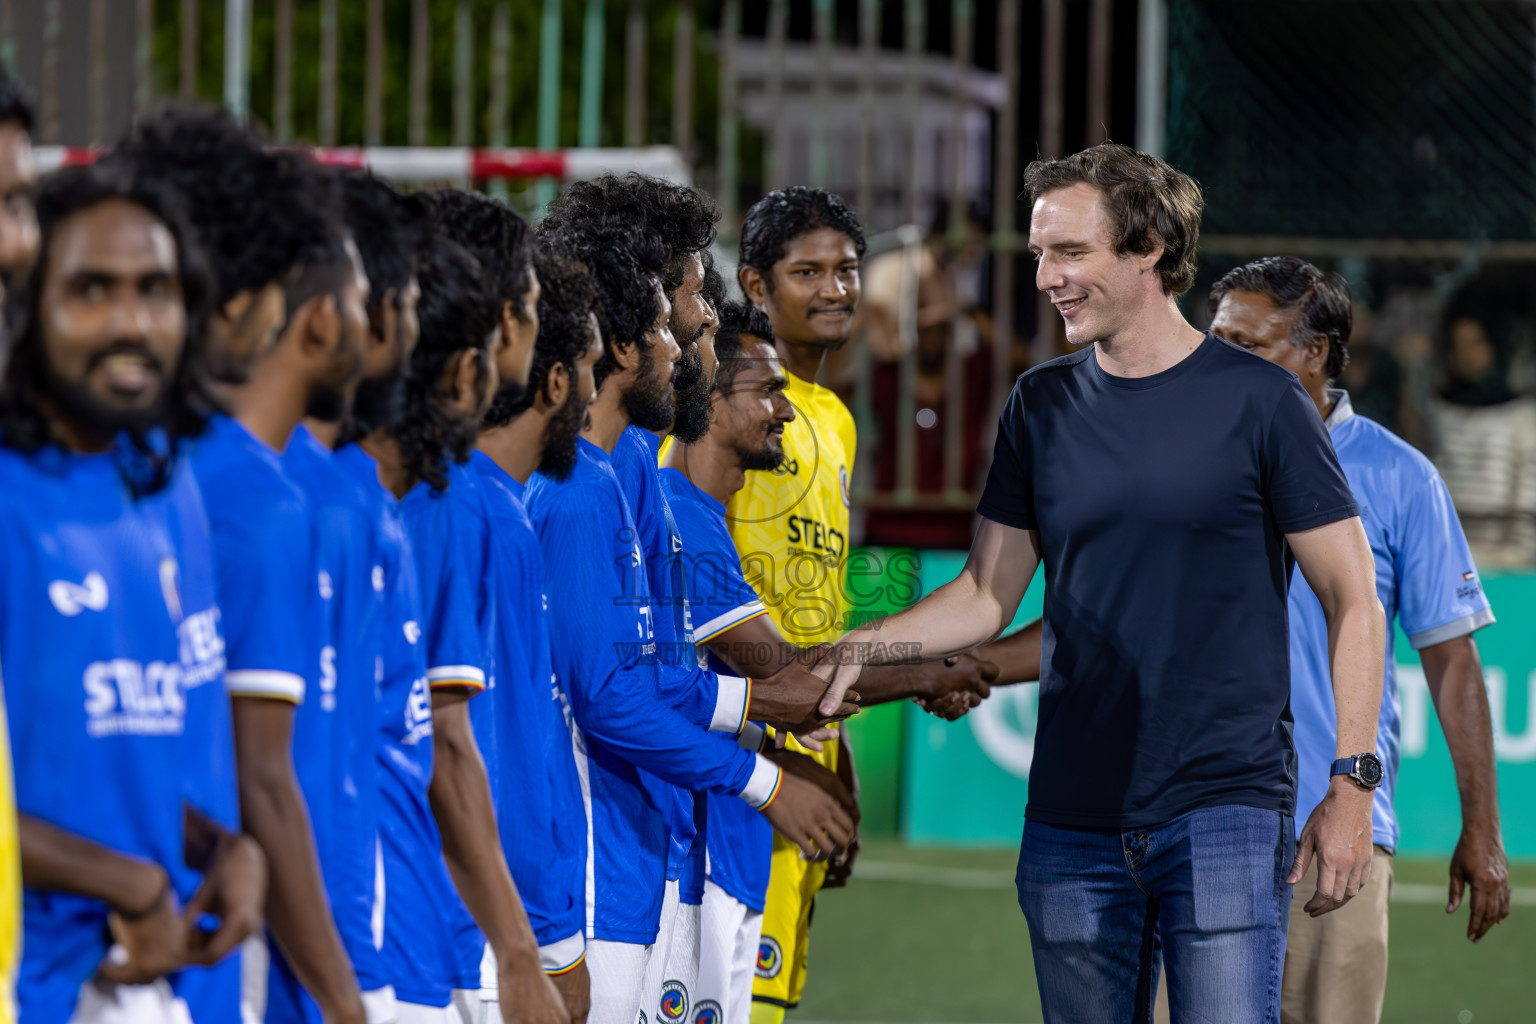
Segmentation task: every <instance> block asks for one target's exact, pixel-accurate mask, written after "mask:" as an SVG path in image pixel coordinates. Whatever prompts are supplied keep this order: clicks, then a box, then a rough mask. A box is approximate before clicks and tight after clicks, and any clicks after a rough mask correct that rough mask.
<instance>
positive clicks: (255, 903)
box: [181, 833, 267, 966]
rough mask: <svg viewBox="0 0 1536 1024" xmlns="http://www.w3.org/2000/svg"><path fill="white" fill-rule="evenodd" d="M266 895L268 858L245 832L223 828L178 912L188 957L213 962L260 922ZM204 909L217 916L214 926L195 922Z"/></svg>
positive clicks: (224, 954) (195, 960)
mask: <svg viewBox="0 0 1536 1024" xmlns="http://www.w3.org/2000/svg"><path fill="white" fill-rule="evenodd" d="M266 901H267V858H266V856H265V855H264V854H263V853H262V852H261V847H260V846H259V845H258V844H257V842H256V840H254V839H252V838H251V837H250V836H248V835H244V834H241V835H235V834H233V833H225V834H224V836H223V838H222V839H221V840H220V842H219V845H218V848H217V849H216V850H215V851H214V854H213V858H212V860H211V861H210V863H209V865H208V868H207V870H206V871H205V872H204V873H203V884H202V885H200V886H199V887H198V889H197V892H196V893H194V894H193V895H192V899H191V900H190V901H188V903H187V907H186V909H185V910H184V911H183V912H182V915H181V918H182V922H183V924H184V926H185V927H186V932H187V959H188V960H189V961H190V962H192V963H195V964H203V965H204V966H212V965H213V964H216V963H218V962H219V961H220V960H222V959H224V957H225V956H226V955H228V954H229V953H230V952H231V951H233V950H234V948H235V947H236V946H238V945H240V943H242V942H244V941H245V940H246V938H247V937H248V936H249V935H250V934H251V933H252V932H254V931H256V929H257V928H260V927H261V908H262V907H263V906H265V905H266ZM204 914H210V915H212V916H214V917H217V918H218V919H219V927H218V930H217V931H215V932H212V933H210V932H205V931H203V930H202V929H201V928H200V927H199V924H198V922H199V921H200V920H201V918H202V916H203V915H204Z"/></svg>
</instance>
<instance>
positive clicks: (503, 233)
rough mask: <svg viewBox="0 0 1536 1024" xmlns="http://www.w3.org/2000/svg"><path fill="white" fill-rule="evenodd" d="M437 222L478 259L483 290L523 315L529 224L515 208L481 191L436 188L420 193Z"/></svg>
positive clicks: (529, 257)
mask: <svg viewBox="0 0 1536 1024" xmlns="http://www.w3.org/2000/svg"><path fill="white" fill-rule="evenodd" d="M422 195H423V196H424V197H425V198H426V201H427V204H428V205H429V206H430V207H431V209H432V213H433V216H434V217H435V219H436V221H437V230H438V231H439V232H441V233H442V234H444V235H447V236H448V237H449V238H451V239H453V240H454V241H455V242H458V243H459V244H460V245H462V246H463V247H464V248H465V249H466V250H468V251H469V254H470V255H471V256H473V257H474V258H475V259H476V260H478V261H479V262H480V270H481V273H483V274H484V275H485V284H486V288H487V290H488V291H489V292H490V294H491V295H492V296H494V297H495V299H496V301H497V305H498V307H499V306H500V304H501V303H504V302H510V303H512V311H513V313H514V314H515V315H516V316H517V317H518V319H522V317H523V301H522V300H523V297H524V296H525V295H527V294H528V289H529V288H530V287H531V286H532V281H531V279H530V278H529V276H528V271H529V268H531V267H532V266H533V248H534V242H533V229H532V228H530V227H529V226H528V222H527V221H526V220H524V219H523V218H522V217H521V216H520V215H519V214H518V212H517V211H516V210H514V209H512V207H510V206H508V205H507V204H506V203H504V202H502V201H501V200H499V199H492V198H491V197H490V196H488V195H486V194H484V193H483V192H470V191H466V190H465V189H459V188H440V189H436V190H434V191H431V192H424V193H422Z"/></svg>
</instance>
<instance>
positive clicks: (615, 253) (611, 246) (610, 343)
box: [539, 220, 667, 387]
mask: <svg viewBox="0 0 1536 1024" xmlns="http://www.w3.org/2000/svg"><path fill="white" fill-rule="evenodd" d="M546 224H548V221H547V220H546V221H544V222H543V223H541V224H540V225H539V241H540V242H541V243H543V244H545V245H547V246H548V247H550V248H552V249H553V250H555V251H556V252H558V253H561V254H563V255H566V256H569V257H571V258H572V259H576V260H580V261H581V262H583V263H585V264H586V265H587V270H588V271H589V272H590V273H591V275H592V285H593V287H594V288H595V289H596V292H597V305H598V310H599V314H598V318H599V322H600V323H601V325H602V329H603V357H602V358H601V359H599V360H598V362H597V366H596V367H594V369H593V375H594V377H595V378H596V380H597V386H598V387H602V385H603V381H604V380H606V379H607V377H608V375H609V374H610V373H612V372H613V371H614V370H616V369H618V365H619V364H618V357H617V352H618V350H620V349H623V348H628V347H629V346H630V345H639V346H640V348H641V351H642V352H644V351H648V349H649V346H650V342H647V341H646V340H645V336H646V334H647V333H648V332H649V331H650V329H651V327H652V325H654V324H655V323H656V318H657V317H659V316H660V315H661V310H662V306H661V302H660V301H659V297H658V295H657V288H656V285H657V284H658V283H659V282H660V281H661V278H662V275H663V274H664V273H665V271H666V266H667V247H666V244H665V243H664V242H663V241H662V240H661V237H660V236H659V235H658V234H657V233H656V232H655V231H653V230H651V229H650V228H647V227H643V226H639V225H634V226H630V227H624V226H621V225H618V224H613V223H604V222H602V221H597V222H594V223H592V224H588V225H586V226H584V227H583V226H578V225H576V224H572V223H566V224H565V226H564V227H563V228H562V229H561V230H560V231H558V232H556V231H555V230H553V229H551V230H549V231H546V230H545V225H546Z"/></svg>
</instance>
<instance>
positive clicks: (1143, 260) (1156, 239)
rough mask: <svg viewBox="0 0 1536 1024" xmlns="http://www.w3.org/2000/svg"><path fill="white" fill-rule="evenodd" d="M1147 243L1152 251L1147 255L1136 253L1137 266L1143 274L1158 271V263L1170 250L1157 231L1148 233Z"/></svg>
mask: <svg viewBox="0 0 1536 1024" xmlns="http://www.w3.org/2000/svg"><path fill="white" fill-rule="evenodd" d="M1147 242H1148V243H1149V244H1150V245H1151V249H1149V250H1148V251H1147V252H1145V253H1136V264H1137V266H1139V267H1140V268H1141V271H1142V273H1146V272H1148V271H1155V270H1157V263H1158V261H1159V260H1161V259H1162V258H1163V253H1164V252H1166V251H1167V250H1168V246H1167V244H1166V243H1164V241H1163V236H1162V235H1159V234H1158V233H1157V232H1156V231H1148V232H1147Z"/></svg>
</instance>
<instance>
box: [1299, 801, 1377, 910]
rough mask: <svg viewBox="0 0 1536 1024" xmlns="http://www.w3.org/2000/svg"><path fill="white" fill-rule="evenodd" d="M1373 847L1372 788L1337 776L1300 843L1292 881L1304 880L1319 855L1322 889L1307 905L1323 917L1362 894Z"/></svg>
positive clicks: (1318, 863) (1302, 835)
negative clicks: (1311, 864) (1303, 877)
mask: <svg viewBox="0 0 1536 1024" xmlns="http://www.w3.org/2000/svg"><path fill="white" fill-rule="evenodd" d="M1372 852H1373V847H1372V845H1371V791H1370V790H1367V789H1361V788H1360V787H1359V786H1357V785H1355V783H1353V782H1351V781H1350V780H1349V779H1348V778H1347V777H1345V776H1343V775H1336V776H1334V779H1333V781H1332V782H1330V783H1329V784H1328V795H1327V796H1325V797H1323V802H1322V803H1320V804H1318V805H1317V807H1316V809H1314V810H1313V811H1312V816H1311V817H1310V818H1308V819H1307V824H1306V825H1305V826H1304V827H1303V828H1302V830H1301V839H1300V841H1298V842H1297V843H1296V863H1295V864H1293V865H1292V866H1291V874H1290V877H1289V878H1288V879H1287V881H1289V882H1290V883H1291V884H1292V885H1295V884H1296V883H1297V882H1299V881H1301V878H1302V876H1303V875H1305V874H1306V873H1307V865H1308V864H1310V863H1311V862H1312V860H1313V859H1314V858H1316V860H1317V891H1316V892H1315V893H1313V895H1312V898H1311V899H1310V900H1308V901H1307V905H1306V906H1305V907H1303V908H1302V909H1303V910H1305V911H1306V912H1307V913H1308V914H1310V915H1311V916H1313V917H1321V916H1323V915H1324V914H1326V913H1328V912H1329V911H1331V910H1338V909H1339V908H1340V907H1342V906H1343V905H1344V904H1346V903H1348V902H1349V901H1350V900H1351V899H1353V898H1354V897H1355V896H1357V895H1358V894H1359V892H1360V890H1361V889H1362V888H1363V887H1364V886H1365V882H1366V879H1368V878H1370V877H1371V855H1372Z"/></svg>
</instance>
